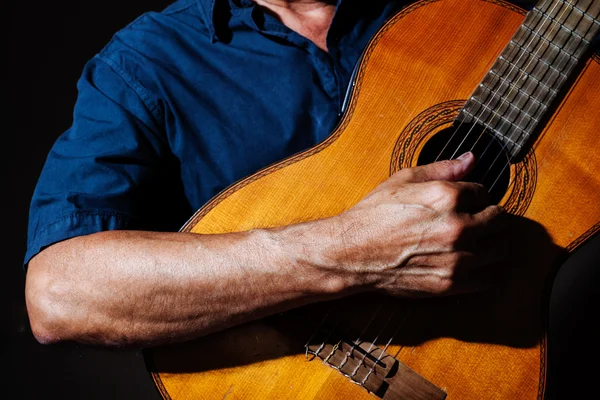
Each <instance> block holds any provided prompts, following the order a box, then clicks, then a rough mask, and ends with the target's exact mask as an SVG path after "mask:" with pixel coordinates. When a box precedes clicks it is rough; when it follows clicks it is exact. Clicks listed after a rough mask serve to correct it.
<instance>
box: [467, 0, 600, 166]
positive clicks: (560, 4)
mask: <svg viewBox="0 0 600 400" xmlns="http://www.w3.org/2000/svg"><path fill="white" fill-rule="evenodd" d="M599 15H600V0H573V1H568V0H548V1H546V0H544V2H540V4H538V5H536V7H534V8H533V9H532V10H531V11H530V12H529V13H528V14H527V16H526V17H525V20H524V22H523V24H522V25H521V26H520V27H519V29H517V31H516V33H515V34H514V36H513V37H512V39H511V40H510V41H509V42H508V44H507V45H506V47H505V48H504V50H503V51H502V53H501V54H500V56H499V57H498V58H497V59H496V61H495V62H494V64H493V65H492V68H491V69H490V70H489V71H488V73H487V74H486V76H485V77H484V78H483V80H482V81H481V83H480V84H479V85H478V87H477V88H476V89H475V91H474V92H473V94H472V95H471V97H470V98H469V100H468V101H467V103H466V104H465V106H464V107H463V110H462V113H461V118H463V119H464V120H465V121H468V122H474V123H478V124H481V125H483V126H484V127H485V129H489V130H490V131H493V132H494V134H495V135H498V136H499V137H500V138H501V140H503V141H504V143H505V144H506V146H507V147H508V152H509V153H510V156H511V157H514V156H516V155H517V153H518V152H520V150H521V148H522V147H524V145H525V143H526V142H527V141H528V140H529V138H530V136H531V135H532V134H533V133H534V131H535V129H536V128H537V127H538V125H539V124H540V122H541V121H542V120H544V115H545V114H546V112H547V111H548V109H549V108H550V105H551V104H552V103H553V102H554V100H555V99H556V98H557V96H558V93H559V92H560V90H561V88H562V87H563V85H564V84H565V83H566V82H567V81H568V80H569V78H570V77H571V75H572V73H573V71H575V68H576V67H577V65H578V64H579V62H580V59H581V58H582V56H583V55H584V54H585V52H586V51H587V50H588V49H589V48H590V46H591V43H592V42H593V41H594V39H595V37H596V35H597V34H598V32H600V23H599V21H598V16H599Z"/></svg>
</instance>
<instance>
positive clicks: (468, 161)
mask: <svg viewBox="0 0 600 400" xmlns="http://www.w3.org/2000/svg"><path fill="white" fill-rule="evenodd" d="M474 165H475V156H474V155H473V153H471V152H467V153H464V154H463V155H461V156H460V157H458V158H456V159H454V160H443V161H438V162H435V163H432V164H427V165H422V166H419V167H415V168H407V169H403V170H400V171H398V172H397V173H396V174H395V175H396V177H397V179H401V180H402V181H404V182H414V183H416V182H428V181H437V180H441V181H458V180H461V179H463V178H464V177H465V176H467V174H468V173H469V172H470V171H471V169H473V166H474Z"/></svg>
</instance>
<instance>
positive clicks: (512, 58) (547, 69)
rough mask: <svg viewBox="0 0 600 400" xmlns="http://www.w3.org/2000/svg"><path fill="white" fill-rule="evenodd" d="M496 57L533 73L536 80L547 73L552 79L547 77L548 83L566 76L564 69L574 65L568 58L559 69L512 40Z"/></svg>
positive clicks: (541, 78)
mask: <svg viewBox="0 0 600 400" xmlns="http://www.w3.org/2000/svg"><path fill="white" fill-rule="evenodd" d="M505 54H506V55H505ZM523 55H525V57H523ZM498 59H499V60H501V61H502V62H504V63H509V64H512V65H514V66H515V67H516V68H519V69H521V71H523V72H524V73H526V74H529V75H533V77H534V78H536V79H538V80H543V79H546V78H544V77H545V76H546V75H547V74H548V73H549V74H550V75H549V78H553V79H549V80H548V83H550V81H552V82H554V81H556V79H558V77H559V76H561V75H562V77H563V78H567V77H568V75H567V73H565V70H568V69H569V68H571V67H574V66H575V65H576V62H575V61H574V60H569V62H567V63H566V64H564V65H563V66H562V67H563V68H562V69H559V68H558V67H557V66H556V65H553V64H552V63H551V62H549V61H548V60H546V59H544V58H543V57H540V55H537V54H534V53H531V52H530V51H528V50H525V49H523V48H520V47H518V46H517V45H516V44H515V43H514V42H512V41H511V42H509V44H508V45H507V47H506V50H505V51H504V52H503V53H502V54H501V55H500V56H499V57H498Z"/></svg>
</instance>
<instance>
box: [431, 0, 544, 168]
mask: <svg viewBox="0 0 600 400" xmlns="http://www.w3.org/2000/svg"><path fill="white" fill-rule="evenodd" d="M548 1H553V0H548ZM544 6H545V3H543V5H542V3H541V2H540V7H541V8H542V7H544ZM540 22H541V20H540ZM538 24H539V22H538ZM542 24H543V23H542ZM536 29H537V28H536ZM540 31H541V28H540V29H539V30H538V31H537V32H540ZM532 40H533V39H532ZM492 67H493V66H492ZM510 72H512V68H511V70H510V71H509V74H510ZM471 97H473V96H471ZM482 110H483V109H482ZM481 116H483V111H482V112H481V114H480V115H479V116H474V120H475V121H476V122H479V117H481ZM465 120H466V118H463V119H462V120H461V121H460V124H459V125H458V127H456V129H455V130H454V132H453V133H452V135H451V136H450V139H448V142H446V144H445V145H444V147H443V148H442V150H441V151H440V153H439V154H438V155H437V157H436V158H435V160H434V162H436V161H438V160H439V158H440V157H441V155H442V154H443V153H444V151H445V150H446V148H447V147H448V146H449V145H450V143H451V142H452V140H454V137H455V136H456V134H457V133H458V131H459V130H460V128H461V127H462V126H463V124H464V122H465ZM474 127H475V123H474V124H473V125H472V126H471V128H470V129H469V131H468V132H467V133H466V135H465V138H463V140H462V141H461V142H460V143H459V145H458V147H457V148H456V150H455V151H454V153H453V154H452V155H451V156H450V158H449V159H450V160H451V159H452V158H454V156H455V155H456V153H457V152H458V150H459V149H460V148H461V146H462V144H463V142H464V141H465V139H466V137H467V136H469V135H470V134H471V131H472V130H473V129H474Z"/></svg>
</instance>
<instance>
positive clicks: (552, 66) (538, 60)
mask: <svg viewBox="0 0 600 400" xmlns="http://www.w3.org/2000/svg"><path fill="white" fill-rule="evenodd" d="M509 46H512V47H513V48H514V49H515V50H516V52H519V51H524V52H526V53H528V54H529V55H530V57H531V58H534V57H535V61H536V62H537V63H541V64H543V65H544V67H546V69H550V70H552V71H554V72H555V73H557V74H559V75H563V76H564V77H567V74H566V73H565V72H564V71H561V70H559V69H558V68H556V66H554V65H553V64H551V63H550V62H548V61H547V60H546V59H544V58H543V57H540V56H538V55H536V54H533V53H531V52H530V51H529V50H525V49H523V48H520V47H517V46H516V45H515V44H514V42H512V41H511V42H509ZM510 52H512V48H511V50H510ZM510 52H509V53H510ZM499 58H500V59H502V60H504V61H506V62H510V60H507V59H506V58H504V56H503V55H502V54H501V55H500V57H499ZM513 58H514V57H513ZM571 65H572V66H574V65H575V63H574V62H573V63H572V64H569V67H570V66H571Z"/></svg>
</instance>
